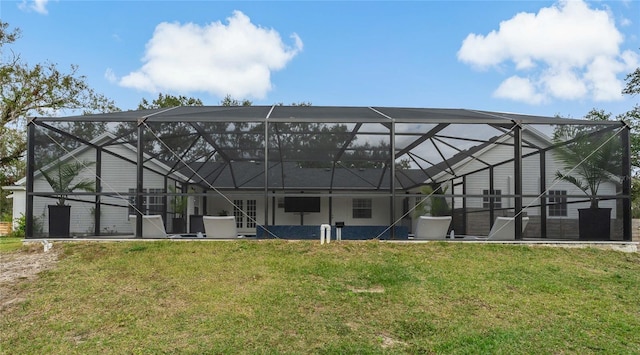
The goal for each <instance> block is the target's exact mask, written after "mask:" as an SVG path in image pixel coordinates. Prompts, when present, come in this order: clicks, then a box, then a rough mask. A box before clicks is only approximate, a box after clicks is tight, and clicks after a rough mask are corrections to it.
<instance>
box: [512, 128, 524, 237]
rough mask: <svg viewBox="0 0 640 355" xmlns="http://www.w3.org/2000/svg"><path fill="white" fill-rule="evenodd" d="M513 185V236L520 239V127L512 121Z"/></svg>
mask: <svg viewBox="0 0 640 355" xmlns="http://www.w3.org/2000/svg"><path fill="white" fill-rule="evenodd" d="M513 124H514V125H515V127H514V128H513V176H514V179H513V185H514V193H515V209H514V212H515V213H516V215H517V217H516V219H515V228H516V230H515V238H516V239H522V127H521V126H520V124H519V123H518V122H515V121H514V122H513Z"/></svg>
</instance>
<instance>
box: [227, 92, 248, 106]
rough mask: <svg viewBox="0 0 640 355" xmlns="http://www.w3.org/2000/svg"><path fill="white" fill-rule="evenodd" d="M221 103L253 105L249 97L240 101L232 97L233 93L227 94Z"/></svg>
mask: <svg viewBox="0 0 640 355" xmlns="http://www.w3.org/2000/svg"><path fill="white" fill-rule="evenodd" d="M220 105H221V106H251V105H253V102H251V101H249V100H247V99H244V100H242V101H240V100H238V99H234V98H232V97H231V95H229V94H227V96H225V97H224V99H222V101H220Z"/></svg>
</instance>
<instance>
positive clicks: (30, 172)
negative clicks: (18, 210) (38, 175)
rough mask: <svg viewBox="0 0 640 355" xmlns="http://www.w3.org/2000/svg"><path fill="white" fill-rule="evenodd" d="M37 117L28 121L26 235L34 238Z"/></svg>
mask: <svg viewBox="0 0 640 355" xmlns="http://www.w3.org/2000/svg"><path fill="white" fill-rule="evenodd" d="M35 120H36V118H35V117H34V118H32V119H30V120H29V122H28V123H27V201H26V204H25V209H26V211H25V212H26V213H27V215H26V216H25V219H26V220H25V222H26V226H25V237H26V238H34V235H33V232H34V229H33V221H34V219H33V176H34V173H35V147H34V145H35V143H36V142H35V137H36V123H35Z"/></svg>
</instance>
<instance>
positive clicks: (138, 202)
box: [135, 118, 144, 238]
mask: <svg viewBox="0 0 640 355" xmlns="http://www.w3.org/2000/svg"><path fill="white" fill-rule="evenodd" d="M136 168H137V172H136V175H137V184H136V215H137V216H138V218H136V231H135V236H136V237H137V238H142V215H143V213H142V209H143V206H144V205H143V203H142V199H143V198H144V196H143V194H142V189H143V188H144V183H143V178H144V118H143V119H140V120H138V162H137V164H136Z"/></svg>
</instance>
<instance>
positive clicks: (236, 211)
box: [233, 200, 244, 228]
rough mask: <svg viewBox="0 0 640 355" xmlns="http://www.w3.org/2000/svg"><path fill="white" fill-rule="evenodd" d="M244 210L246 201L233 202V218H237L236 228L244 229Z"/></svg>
mask: <svg viewBox="0 0 640 355" xmlns="http://www.w3.org/2000/svg"><path fill="white" fill-rule="evenodd" d="M242 209H244V200H233V216H234V217H235V218H236V228H242V227H243V224H244V223H242V222H243V221H244V214H243V213H242Z"/></svg>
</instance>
